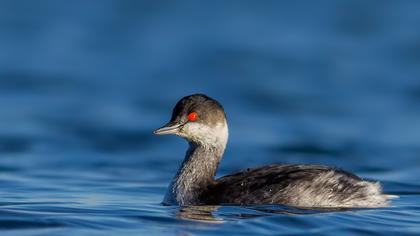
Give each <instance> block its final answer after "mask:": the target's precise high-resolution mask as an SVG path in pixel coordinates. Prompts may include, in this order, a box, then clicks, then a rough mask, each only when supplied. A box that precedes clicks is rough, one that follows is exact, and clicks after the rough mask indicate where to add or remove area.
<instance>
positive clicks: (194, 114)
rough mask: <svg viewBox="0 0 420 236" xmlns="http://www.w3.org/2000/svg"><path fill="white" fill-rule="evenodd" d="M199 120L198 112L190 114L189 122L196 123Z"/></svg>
mask: <svg viewBox="0 0 420 236" xmlns="http://www.w3.org/2000/svg"><path fill="white" fill-rule="evenodd" d="M197 119H198V114H197V112H191V113H190V114H188V120H189V121H196V120H197Z"/></svg>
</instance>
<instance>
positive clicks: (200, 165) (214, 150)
mask: <svg viewBox="0 0 420 236" xmlns="http://www.w3.org/2000/svg"><path fill="white" fill-rule="evenodd" d="M226 137H227V136H226ZM226 142H227V138H226V140H223V139H222V140H218V141H217V142H215V143H211V144H210V143H200V142H189V148H188V151H187V153H186V157H185V159H184V161H183V162H182V164H181V167H180V168H179V170H178V172H177V174H176V176H175V177H174V179H173V180H172V182H171V184H170V185H169V188H168V192H167V194H166V196H165V200H164V202H165V203H168V204H173V203H176V204H178V205H197V204H200V202H199V196H200V195H201V193H203V191H205V190H206V189H207V187H208V186H209V185H210V184H212V183H213V182H214V176H215V175H216V171H217V168H218V166H219V162H220V160H221V159H222V156H223V153H224V150H225V147H226Z"/></svg>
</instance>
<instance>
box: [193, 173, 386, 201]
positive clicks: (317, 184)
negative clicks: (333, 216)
mask: <svg viewBox="0 0 420 236" xmlns="http://www.w3.org/2000/svg"><path fill="white" fill-rule="evenodd" d="M389 198H390V197H389V195H384V194H382V191H381V186H380V185H379V184H378V183H372V182H368V181H364V180H362V179H361V178H359V177H357V176H356V175H354V174H351V173H349V172H346V171H343V170H339V169H334V168H330V167H326V166H321V165H269V166H263V167H258V168H253V169H246V170H244V171H241V172H238V173H235V174H232V175H227V176H224V177H222V178H220V179H217V180H216V181H215V182H214V184H212V185H210V186H209V187H208V189H207V190H206V191H204V192H203V194H202V195H201V196H200V199H201V202H203V203H204V204H209V205H216V204H222V203H226V204H241V205H249V204H286V205H291V206H297V207H337V208H339V207H353V208H354V207H363V208H364V207H383V206H386V205H387V200H388V199H389Z"/></svg>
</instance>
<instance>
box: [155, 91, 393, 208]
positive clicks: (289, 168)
mask: <svg viewBox="0 0 420 236" xmlns="http://www.w3.org/2000/svg"><path fill="white" fill-rule="evenodd" d="M154 133H155V134H156V135H164V134H174V135H177V136H180V137H183V138H184V139H186V140H187V141H188V144H189V148H188V150H187V153H186V156H185V159H184V161H183V162H182V164H181V166H180V168H179V169H178V172H177V173H176V175H175V177H174V178H173V180H172V181H171V183H170V184H169V187H168V190H167V193H166V195H165V198H164V200H163V204H166V205H180V206H192V205H219V204H238V205H251V204H252V205H253V204H285V205H289V206H294V207H303V208H376V207H385V206H388V204H389V199H390V198H392V197H393V196H392V195H386V194H383V193H382V188H381V185H380V184H379V183H378V182H370V181H365V180H363V179H362V178H360V177H358V176H356V175H355V174H352V173H350V172H347V171H344V170H341V169H336V168H332V167H328V166H323V165H301V164H272V165H267V166H262V167H256V168H248V169H246V170H242V171H239V172H237V173H234V174H231V175H227V176H224V177H221V178H219V179H215V178H214V177H215V175H216V171H217V168H218V166H219V163H220V161H221V159H222V156H223V153H224V151H225V148H226V144H227V141H228V124H227V120H226V115H225V111H224V109H223V107H222V105H221V104H220V103H219V102H218V101H216V100H214V99H212V98H210V97H208V96H206V95H204V94H193V95H190V96H186V97H183V98H182V99H181V100H179V101H178V103H177V104H176V105H175V107H174V109H173V112H172V117H171V119H170V121H169V123H167V124H166V125H164V126H163V127H161V128H159V129H157V130H155V131H154Z"/></svg>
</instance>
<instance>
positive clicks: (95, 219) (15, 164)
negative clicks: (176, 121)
mask: <svg viewBox="0 0 420 236" xmlns="http://www.w3.org/2000/svg"><path fill="white" fill-rule="evenodd" d="M419 25H420V2H418V1H362V0H360V1H298V2H296V3H292V1H289V2H284V1H263V2H262V1H229V2H227V1H207V2H198V1H190V2H178V1H177V2H175V1H117V0H115V1H107V0H103V1H55V0H50V1H48V0H45V1H15V0H10V1H7V0H3V1H1V2H0V107H1V112H0V234H1V235H2V236H3V235H19V236H21V235H69V236H70V235H71V236H73V235H257V234H261V235H306V234H317V235H350V234H368V235H386V234H389V235H395V234H397V233H398V234H400V235H418V234H420V200H419V199H420V198H419V195H420V184H419V173H420V123H419V121H420V106H419V105H420V66H419V65H420V30H419ZM195 92H202V93H206V94H208V95H210V96H212V97H214V98H216V99H218V100H219V101H220V102H221V103H222V104H223V105H224V107H225V109H226V112H227V115H228V118H229V125H230V141H229V145H228V150H227V151H226V155H225V157H224V159H223V161H222V163H221V166H220V168H219V172H218V176H222V175H225V174H228V173H231V172H234V171H237V170H240V169H244V168H247V167H252V166H257V165H263V164H268V163H319V164H325V165H332V166H337V167H341V168H344V169H346V170H349V171H352V172H355V173H356V174H358V175H360V176H362V177H364V178H367V179H373V180H378V181H381V182H382V183H383V185H384V190H385V192H387V193H390V194H396V195H399V196H400V198H399V199H396V200H394V201H393V202H392V205H391V207H389V208H383V209H369V210H347V211H333V212H328V211H320V210H315V209H314V210H303V209H295V208H290V207H287V206H276V205H274V206H248V207H237V206H222V207H218V208H216V207H191V208H184V209H180V208H178V207H175V206H173V207H168V206H163V205H161V204H160V202H161V200H162V198H163V195H164V192H165V189H166V187H167V185H168V183H169V181H170V179H171V178H172V177H173V175H174V174H175V172H176V169H177V167H178V165H179V163H180V162H181V161H182V158H183V155H184V151H185V149H186V143H185V142H184V141H183V140H181V139H179V138H177V137H155V136H153V135H152V131H153V129H154V128H157V127H160V126H161V125H163V124H164V123H165V122H166V121H167V120H168V119H169V116H170V113H171V109H172V106H173V105H174V104H175V102H176V101H177V100H178V99H179V98H180V97H182V96H185V95H188V94H191V93H195Z"/></svg>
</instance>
